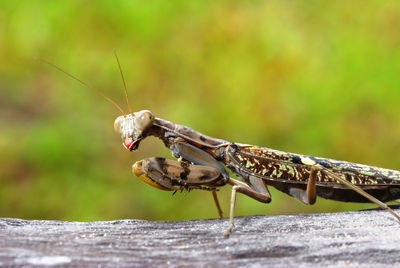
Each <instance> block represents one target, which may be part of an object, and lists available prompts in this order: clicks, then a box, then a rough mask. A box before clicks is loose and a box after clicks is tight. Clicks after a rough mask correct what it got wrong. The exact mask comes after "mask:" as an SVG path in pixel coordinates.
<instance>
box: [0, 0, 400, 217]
mask: <svg viewBox="0 0 400 268" xmlns="http://www.w3.org/2000/svg"><path fill="white" fill-rule="evenodd" d="M399 29H400V2H399V1H384V2H382V1H365V0H364V1H361V0H360V1H323V2H322V1H204V0H203V1H179V0H178V1H95V2H94V1H37V0H29V1H25V0H22V1H9V0H3V1H1V4H0V217H19V218H24V219H58V220H74V221H75V220H76V221H89V220H113V219H122V218H137V219H151V220H184V219H195V218H213V217H217V212H216V209H215V207H214V204H213V201H212V198H211V195H210V194H209V193H208V192H202V191H197V192H196V191H193V192H190V193H189V194H187V195H186V196H185V195H183V194H176V195H174V196H172V195H171V193H170V192H164V191H160V190H157V189H154V188H151V187H150V186H148V185H146V184H144V183H142V182H141V181H139V180H138V179H137V178H136V177H134V176H133V175H132V174H131V165H132V164H133V163H134V162H135V161H137V160H140V159H143V158H146V157H151V156H163V157H169V158H171V156H170V153H169V151H168V150H167V149H166V148H164V147H163V145H162V143H161V142H160V141H158V140H156V139H155V138H149V139H147V140H145V141H143V142H142V144H141V146H140V149H139V150H138V151H137V152H134V153H130V152H128V151H127V150H125V149H124V148H123V147H122V145H121V140H120V137H119V136H118V135H117V134H116V133H114V130H113V122H114V119H115V118H116V117H117V116H119V115H120V114H119V112H118V110H117V109H115V107H113V106H112V105H111V104H110V103H108V102H107V101H105V100H104V99H103V98H102V97H100V96H99V95H97V94H95V93H94V92H92V91H91V90H89V89H87V88H85V87H83V86H82V85H80V84H79V83H77V82H76V81H73V80H72V79H70V78H69V77H68V76H66V75H65V74H63V73H61V72H59V71H57V70H56V69H54V68H52V67H50V66H48V65H46V64H44V63H42V62H40V61H37V60H36V59H37V58H41V59H45V60H48V61H50V62H52V63H54V64H56V65H58V66H60V67H62V68H63V69H65V70H66V71H68V72H70V73H72V74H74V75H76V76H78V77H79V78H81V79H82V80H84V81H86V82H87V83H89V84H90V85H92V86H94V87H96V88H98V89H100V90H101V91H102V92H103V93H104V94H106V95H107V96H109V97H110V98H112V99H113V100H115V101H116V102H118V103H119V104H120V105H121V106H123V107H124V109H125V110H126V103H125V99H124V95H123V90H122V82H121V78H120V75H119V71H118V68H117V64H116V61H115V59H114V56H113V51H114V49H116V50H117V52H118V54H119V58H120V61H121V64H122V67H123V70H124V73H125V77H126V81H127V84H128V88H129V94H130V99H131V103H132V106H133V107H134V110H136V111H137V110H141V109H150V110H152V111H153V112H154V114H155V115H156V116H158V117H160V118H165V119H168V120H171V121H173V122H176V123H180V124H184V125H187V126H190V127H192V128H194V129H196V130H198V131H201V132H203V133H205V134H207V135H210V136H214V137H218V138H222V139H226V140H229V141H235V142H241V143H248V144H256V145H260V146H266V147H270V148H274V149H279V150H284V151H289V152H296V153H303V154H309V155H314V156H321V157H328V158H334V159H341V160H347V161H351V162H357V163H364V164H369V165H376V166H381V167H386V168H391V169H399V168H400V31H399ZM271 194H272V198H273V200H272V202H271V203H270V204H268V205H265V204H261V203H258V202H257V201H255V200H252V199H250V198H248V197H246V196H239V197H238V205H237V211H236V215H252V214H291V213H309V212H329V211H341V210H356V209H363V208H370V207H375V206H374V205H368V204H367V205H362V204H361V205H360V204H346V203H341V202H333V201H326V200H324V199H321V198H319V199H317V203H316V204H315V205H314V206H306V205H302V204H301V203H300V202H299V201H297V200H295V199H293V198H291V197H288V196H286V195H284V194H281V193H279V192H277V191H275V190H274V189H271ZM229 198H230V186H226V187H224V189H222V190H221V192H220V201H221V203H222V207H223V208H224V211H225V212H226V214H227V212H228V207H229Z"/></svg>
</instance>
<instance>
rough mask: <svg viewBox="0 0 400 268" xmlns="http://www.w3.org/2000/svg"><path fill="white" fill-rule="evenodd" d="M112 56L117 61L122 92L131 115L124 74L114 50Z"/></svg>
mask: <svg viewBox="0 0 400 268" xmlns="http://www.w3.org/2000/svg"><path fill="white" fill-rule="evenodd" d="M114 55H115V58H116V59H117V63H118V68H119V72H120V73H121V77H122V83H123V84H124V92H125V98H126V103H127V104H128V108H129V112H130V113H131V114H132V113H133V112H132V108H131V104H130V103H129V97H128V90H127V89H126V83H125V78H124V74H123V73H122V68H121V64H120V63H119V59H118V56H117V51H116V50H114Z"/></svg>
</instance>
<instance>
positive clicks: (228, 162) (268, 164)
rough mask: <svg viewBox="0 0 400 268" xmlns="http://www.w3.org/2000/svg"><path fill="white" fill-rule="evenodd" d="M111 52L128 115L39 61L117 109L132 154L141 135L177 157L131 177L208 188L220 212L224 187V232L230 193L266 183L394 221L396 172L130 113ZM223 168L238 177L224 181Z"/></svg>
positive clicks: (252, 193)
mask: <svg viewBox="0 0 400 268" xmlns="http://www.w3.org/2000/svg"><path fill="white" fill-rule="evenodd" d="M115 56H116V59H117V63H118V67H119V70H120V73H121V77H122V81H123V85H124V91H125V96H126V100H127V105H128V108H129V113H125V112H124V111H123V109H122V108H121V107H120V106H119V105H118V104H116V103H115V102H114V101H113V100H111V99H110V98H108V97H107V96H105V95H104V94H102V93H101V92H100V91H98V90H97V89H95V88H93V87H91V86H89V85H88V84H86V83H85V82H83V81H82V80H80V79H78V78H76V77H75V76H73V75H71V74H69V73H67V72H65V71H64V70H62V69H61V68H59V67H57V66H56V65H54V64H52V63H49V62H47V61H44V62H45V63H47V64H49V65H51V66H53V67H55V68H56V69H58V70H60V71H61V72H63V73H65V74H67V75H68V76H70V77H71V78H73V79H75V80H77V81H78V82H80V83H81V84H83V85H85V86H86V87H88V88H90V89H92V90H93V91H95V92H96V93H98V94H100V95H101V96H103V97H104V98H105V99H106V100H108V101H109V102H111V103H112V104H113V105H114V106H115V107H116V108H117V109H118V110H119V111H120V112H121V114H122V115H121V116H118V117H117V118H116V120H115V122H114V129H115V131H116V132H117V133H118V134H119V135H120V136H121V139H122V144H123V146H124V147H125V148H126V149H128V150H129V151H131V152H133V151H136V150H138V148H139V145H140V142H141V141H142V140H144V139H146V138H147V137H150V136H154V137H156V138H159V139H160V140H161V141H162V142H163V144H164V145H165V146H166V147H167V149H169V150H170V151H171V153H172V155H173V156H174V157H175V158H176V159H177V160H170V159H165V158H161V157H151V158H147V159H143V160H140V161H137V162H136V163H134V164H133V166H132V172H133V174H135V175H136V176H137V177H139V178H140V179H141V180H142V181H143V182H145V183H147V184H148V185H150V186H152V187H155V188H157V189H160V190H164V191H174V192H175V191H190V190H204V191H209V192H211V194H212V197H213V199H214V201H215V204H216V207H217V210H218V213H219V215H220V217H222V210H221V207H220V204H219V201H218V198H217V191H218V189H219V188H220V187H223V186H225V185H231V186H232V194H231V203H230V215H229V224H228V227H227V229H226V230H225V232H224V236H229V235H230V234H231V233H232V230H233V227H234V221H233V220H234V210H235V203H236V194H237V193H241V194H244V195H246V196H248V197H250V198H253V199H255V200H257V201H259V202H263V203H269V202H270V201H271V195H270V193H269V191H268V186H272V187H275V188H276V189H278V190H279V191H282V192H284V193H286V194H288V195H290V196H292V197H294V198H296V199H298V200H300V201H301V202H303V203H305V204H310V205H311V204H314V203H315V202H316V197H317V196H320V197H322V198H326V199H331V200H337V201H345V202H372V203H375V204H377V205H378V206H379V207H381V208H382V209H385V210H386V211H388V212H389V213H391V214H392V215H393V216H394V217H395V218H396V219H397V220H399V221H400V216H399V215H398V214H397V213H396V212H394V211H393V210H392V209H391V208H390V207H389V206H388V205H387V204H385V203H384V202H388V201H392V200H396V199H399V198H400V171H396V170H389V169H383V168H378V167H373V166H367V165H362V164H356V163H350V162H346V161H338V160H333V159H328V158H320V157H313V156H306V155H302V154H295V153H288V152H284V151H278V150H274V149H270V148H267V147H260V146H255V145H248V144H241V143H234V142H229V141H226V140H223V139H218V138H213V137H210V136H207V135H204V134H202V133H200V132H198V131H196V130H194V129H192V128H190V127H187V126H183V125H179V124H175V123H173V122H170V121H167V120H164V119H161V118H158V117H155V116H154V114H153V113H152V112H151V111H149V110H142V111H138V112H133V111H132V109H131V106H130V103H129V98H128V93H127V87H126V83H125V79H124V75H123V73H122V68H121V65H120V63H119V60H118V57H117V55H116V53H115ZM42 61H43V60H42ZM227 169H229V170H231V171H232V173H233V174H235V175H236V176H237V178H238V179H234V178H231V177H230V175H229V173H228V171H227Z"/></svg>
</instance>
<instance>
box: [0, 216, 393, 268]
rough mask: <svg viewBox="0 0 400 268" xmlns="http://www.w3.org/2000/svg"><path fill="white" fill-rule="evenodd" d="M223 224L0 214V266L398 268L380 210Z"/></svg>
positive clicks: (389, 222)
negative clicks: (44, 218)
mask: <svg viewBox="0 0 400 268" xmlns="http://www.w3.org/2000/svg"><path fill="white" fill-rule="evenodd" d="M397 212H398V213H400V211H399V210H397ZM226 226H227V219H224V220H219V219H212V220H193V221H179V222H152V221H142V220H118V221H107V222H61V221H31V220H29V221H26V220H20V219H6V218H3V219H0V266H1V267H3V266H5V267H7V266H24V267H29V266H45V265H46V266H100V267H118V266H119V267H132V266H138V267H139V266H154V267H156V266H157V267H158V266H160V265H161V266H178V267H192V266H203V267H212V266H215V265H217V264H218V265H229V266H243V265H246V266H254V267H257V266H266V265H268V267H311V266H312V267H344V266H345V267H400V224H399V223H398V222H397V221H396V220H395V219H394V218H393V217H392V216H391V215H390V214H389V213H387V212H384V211H381V210H372V211H361V212H345V213H331V214H305V215H282V216H251V217H239V218H237V219H236V228H235V229H234V232H233V234H232V235H231V237H230V238H228V239H227V238H224V237H223V235H222V234H223V231H224V229H225V228H226Z"/></svg>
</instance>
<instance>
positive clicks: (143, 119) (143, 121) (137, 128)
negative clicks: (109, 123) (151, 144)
mask: <svg viewBox="0 0 400 268" xmlns="http://www.w3.org/2000/svg"><path fill="white" fill-rule="evenodd" d="M153 122H154V115H153V113H152V112H150V111H148V110H143V111H139V112H136V113H131V114H127V115H121V116H119V117H117V119H115V121H114V129H115V131H116V132H117V133H119V134H120V135H121V139H122V144H123V145H124V147H125V148H126V149H128V150H131V151H133V150H136V149H137V147H138V146H139V143H140V141H141V140H143V139H144V138H145V137H146V135H145V133H146V130H148V129H150V128H151V127H152V125H153Z"/></svg>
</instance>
